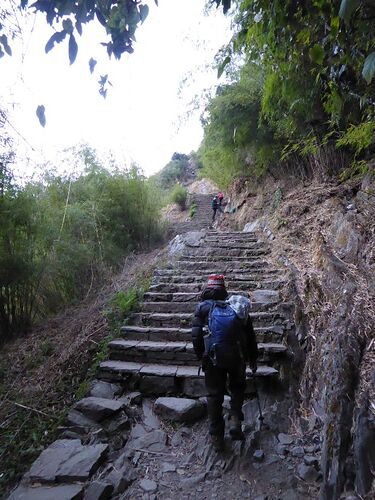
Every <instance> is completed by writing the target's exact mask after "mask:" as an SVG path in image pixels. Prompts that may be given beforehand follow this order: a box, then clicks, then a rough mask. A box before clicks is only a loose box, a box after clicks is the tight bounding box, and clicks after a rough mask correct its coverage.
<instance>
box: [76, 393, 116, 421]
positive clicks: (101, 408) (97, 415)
mask: <svg viewBox="0 0 375 500" xmlns="http://www.w3.org/2000/svg"><path fill="white" fill-rule="evenodd" d="M125 406H126V404H125V402H124V401H118V400H115V399H105V398H94V397H88V398H84V399H81V400H80V401H78V402H77V403H76V404H75V405H74V406H73V408H74V409H75V410H78V411H80V412H82V413H83V414H84V415H86V416H87V417H89V418H92V419H93V420H95V421H97V422H100V421H101V420H104V419H105V418H107V417H111V416H112V415H115V414H116V413H117V412H119V411H120V410H121V409H123V408H125Z"/></svg>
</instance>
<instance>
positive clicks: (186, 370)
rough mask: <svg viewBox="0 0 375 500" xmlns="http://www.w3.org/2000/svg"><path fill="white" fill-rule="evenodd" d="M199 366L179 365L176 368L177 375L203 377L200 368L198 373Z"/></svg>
mask: <svg viewBox="0 0 375 500" xmlns="http://www.w3.org/2000/svg"><path fill="white" fill-rule="evenodd" d="M198 371H199V366H179V367H178V368H177V373H176V376H177V377H203V376H204V373H203V372H202V370H201V371H200V374H199V375H198Z"/></svg>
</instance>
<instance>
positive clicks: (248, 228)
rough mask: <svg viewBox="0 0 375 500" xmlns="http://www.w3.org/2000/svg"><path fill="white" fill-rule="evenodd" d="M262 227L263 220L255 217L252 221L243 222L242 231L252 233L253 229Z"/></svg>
mask: <svg viewBox="0 0 375 500" xmlns="http://www.w3.org/2000/svg"><path fill="white" fill-rule="evenodd" d="M263 227H264V222H263V221H262V219H256V220H254V221H253V222H248V223H247V224H245V226H244V228H243V230H242V232H243V233H253V232H254V231H260V230H261V229H263Z"/></svg>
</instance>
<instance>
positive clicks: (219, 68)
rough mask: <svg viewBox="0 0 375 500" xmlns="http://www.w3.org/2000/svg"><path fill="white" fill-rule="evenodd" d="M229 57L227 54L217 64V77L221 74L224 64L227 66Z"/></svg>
mask: <svg viewBox="0 0 375 500" xmlns="http://www.w3.org/2000/svg"><path fill="white" fill-rule="evenodd" d="M230 61H231V59H230V56H227V57H226V58H225V59H224V61H223V62H222V63H221V64H220V65H219V67H218V68H217V77H218V78H220V77H221V75H222V74H223V73H224V70H225V66H227V65H228V64H229V63H230Z"/></svg>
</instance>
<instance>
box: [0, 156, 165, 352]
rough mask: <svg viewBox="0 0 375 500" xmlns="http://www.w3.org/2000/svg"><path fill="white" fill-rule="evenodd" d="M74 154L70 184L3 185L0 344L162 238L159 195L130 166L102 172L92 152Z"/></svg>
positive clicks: (48, 179)
mask: <svg viewBox="0 0 375 500" xmlns="http://www.w3.org/2000/svg"><path fill="white" fill-rule="evenodd" d="M77 154H78V155H79V156H80V158H81V159H83V161H84V164H85V171H84V172H83V174H82V175H80V176H78V177H76V178H69V177H65V176H53V175H51V174H49V175H46V176H45V178H44V179H43V182H36V183H30V184H28V185H26V186H24V187H22V188H19V187H17V186H16V185H14V183H13V182H12V179H11V177H9V175H8V177H9V179H10V180H9V182H3V183H2V186H3V188H2V190H1V191H0V344H1V342H3V341H5V340H6V339H7V338H10V337H11V336H12V335H16V334H18V333H24V332H26V331H27V329H28V328H29V327H30V326H31V325H32V323H33V322H34V320H35V319H41V318H43V317H44V316H46V315H47V314H50V313H54V312H57V311H58V310H59V309H61V308H62V307H64V306H65V305H66V304H69V303H72V302H74V301H79V300H82V299H83V298H85V297H86V296H87V295H88V294H89V293H90V292H91V290H93V289H95V287H97V286H98V285H99V284H100V283H101V282H103V280H104V279H105V278H106V276H109V275H110V274H111V273H112V272H113V270H114V269H116V268H118V267H120V265H121V263H122V259H123V258H124V257H125V256H126V255H127V254H128V253H129V252H131V251H134V250H141V249H142V250H144V249H147V248H149V247H150V245H152V244H153V243H154V242H156V241H158V240H160V239H161V238H162V236H163V226H162V225H161V224H160V216H159V214H160V208H161V203H160V199H161V196H160V192H159V191H158V189H157V188H156V187H155V186H154V185H152V184H151V183H149V182H148V181H147V179H145V177H144V176H143V175H142V173H141V172H140V171H139V170H138V169H137V168H136V167H132V168H130V169H129V170H128V171H125V172H120V171H119V170H114V171H109V170H107V169H106V168H105V167H104V166H102V165H101V164H100V163H99V161H98V160H97V158H96V156H95V152H94V151H92V150H90V149H88V148H84V149H83V150H81V151H79V152H78V153H77ZM3 177H4V176H3ZM0 180H1V176H0ZM47 350H48V349H47Z"/></svg>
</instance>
